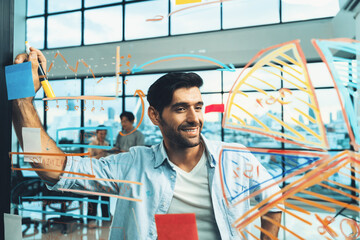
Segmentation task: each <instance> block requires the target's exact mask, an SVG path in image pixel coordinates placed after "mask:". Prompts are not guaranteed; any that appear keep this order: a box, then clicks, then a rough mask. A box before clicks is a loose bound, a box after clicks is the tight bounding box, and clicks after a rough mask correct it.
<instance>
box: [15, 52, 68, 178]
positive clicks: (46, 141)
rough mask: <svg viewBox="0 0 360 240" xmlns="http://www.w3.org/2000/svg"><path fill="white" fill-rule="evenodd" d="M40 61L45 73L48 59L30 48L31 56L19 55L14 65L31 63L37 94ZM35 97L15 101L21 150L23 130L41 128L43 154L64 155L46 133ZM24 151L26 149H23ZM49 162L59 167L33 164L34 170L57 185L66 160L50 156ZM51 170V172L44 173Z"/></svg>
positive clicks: (16, 123) (61, 157) (17, 133)
mask: <svg viewBox="0 0 360 240" xmlns="http://www.w3.org/2000/svg"><path fill="white" fill-rule="evenodd" d="M39 60H40V62H41V65H42V67H43V69H44V71H45V69H46V58H45V56H44V55H43V54H42V53H41V51H39V50H37V49H35V48H30V55H29V56H28V55H27V54H25V53H23V54H19V55H17V56H16V58H15V61H14V63H15V64H19V63H23V62H26V61H30V62H31V68H32V76H33V81H34V88H35V92H37V91H38V90H39V89H40V81H39V75H38V68H39ZM32 100H33V97H28V98H20V99H15V100H13V114H12V118H13V124H14V128H15V132H16V135H17V138H18V140H19V143H20V145H21V148H23V146H24V143H23V139H22V128H23V127H30V128H40V134H41V152H42V153H50V154H52V153H56V154H62V153H63V152H62V151H61V149H59V148H58V147H57V146H56V143H55V142H54V141H53V140H52V139H51V138H50V137H49V135H48V134H47V133H46V132H45V130H44V128H43V126H42V124H41V122H40V119H39V116H38V114H37V112H36V110H35V108H34V105H33V103H32ZM23 149H24V148H23ZM46 159H48V161H49V162H57V163H59V164H58V165H55V166H49V164H44V163H34V162H33V163H31V165H32V166H33V167H34V168H39V169H41V170H42V171H37V174H38V175H39V176H40V177H41V178H42V179H43V180H45V181H49V182H51V183H56V182H57V181H58V180H59V178H60V175H61V172H62V171H63V170H64V168H65V164H66V158H65V157H64V156H48V157H47V158H46ZM44 170H49V171H44Z"/></svg>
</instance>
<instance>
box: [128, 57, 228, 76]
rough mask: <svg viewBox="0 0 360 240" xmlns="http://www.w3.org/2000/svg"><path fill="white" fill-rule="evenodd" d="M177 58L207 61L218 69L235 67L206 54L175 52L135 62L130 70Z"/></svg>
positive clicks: (134, 70) (225, 69)
mask: <svg viewBox="0 0 360 240" xmlns="http://www.w3.org/2000/svg"><path fill="white" fill-rule="evenodd" d="M178 59H191V60H196V61H202V62H208V63H210V64H213V65H216V66H219V67H220V69H217V70H219V71H229V72H235V67H234V65H233V64H229V66H227V65H226V64H224V63H222V62H220V61H218V60H216V59H213V58H210V57H206V56H201V55H196V54H175V55H168V56H164V57H159V58H155V59H153V60H150V61H148V62H146V63H144V64H141V65H140V66H136V64H135V65H134V67H133V68H132V69H131V72H132V73H136V72H141V71H143V70H144V69H143V68H144V67H145V66H149V65H152V64H156V63H159V62H164V61H174V60H178Z"/></svg>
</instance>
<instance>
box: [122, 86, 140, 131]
mask: <svg viewBox="0 0 360 240" xmlns="http://www.w3.org/2000/svg"><path fill="white" fill-rule="evenodd" d="M136 94H137V95H139V97H140V100H141V106H142V111H141V118H140V121H139V123H138V125H137V126H136V127H135V128H134V129H133V130H132V131H131V132H129V133H127V134H123V133H122V132H121V131H120V132H119V134H120V135H121V136H127V135H130V134H132V133H133V132H135V131H136V129H138V128H139V127H140V125H141V123H142V120H143V118H144V113H145V104H144V99H143V97H145V94H144V92H143V91H141V90H139V89H138V90H136V91H135V94H134V96H136Z"/></svg>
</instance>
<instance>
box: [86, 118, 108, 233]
mask: <svg viewBox="0 0 360 240" xmlns="http://www.w3.org/2000/svg"><path fill="white" fill-rule="evenodd" d="M100 127H105V126H104V125H99V126H98V128H100ZM106 134H107V130H106V129H97V130H96V139H94V140H93V141H92V142H91V143H89V145H97V146H109V142H107V141H106V140H105V138H106ZM88 152H89V153H90V155H91V156H92V157H93V158H96V159H99V158H100V157H102V156H103V154H104V152H105V151H104V149H98V148H89V149H88ZM88 198H89V199H93V200H101V201H105V202H107V203H108V204H101V213H102V215H101V216H102V217H103V218H109V206H110V198H109V197H105V196H96V195H90V196H88ZM97 207H98V204H97V203H94V202H89V203H88V216H94V217H96V216H97ZM88 226H89V228H95V227H97V222H96V220H94V219H88Z"/></svg>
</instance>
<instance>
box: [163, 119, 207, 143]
mask: <svg viewBox="0 0 360 240" xmlns="http://www.w3.org/2000/svg"><path fill="white" fill-rule="evenodd" d="M160 124H161V126H162V127H163V129H164V133H163V134H164V135H166V137H167V138H168V139H169V140H170V141H171V142H172V144H173V145H178V146H179V147H181V148H191V147H196V146H198V145H199V144H200V142H201V137H200V133H201V129H202V123H201V122H200V123H199V124H189V123H185V124H181V125H180V126H179V127H178V128H177V131H174V130H173V129H172V128H171V127H170V126H169V125H168V124H167V123H166V122H165V121H164V120H163V119H162V118H160ZM188 127H198V128H199V135H198V136H196V137H193V138H190V139H189V138H186V137H184V136H183V135H181V131H182V130H181V129H184V128H188ZM191 140H193V141H191ZM194 140H195V141H194Z"/></svg>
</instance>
